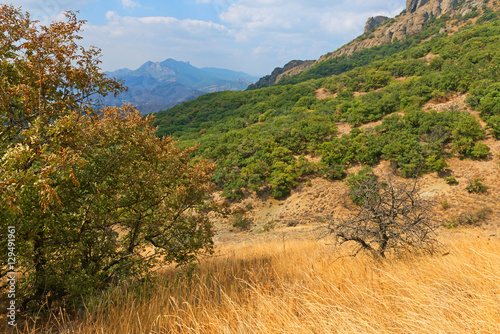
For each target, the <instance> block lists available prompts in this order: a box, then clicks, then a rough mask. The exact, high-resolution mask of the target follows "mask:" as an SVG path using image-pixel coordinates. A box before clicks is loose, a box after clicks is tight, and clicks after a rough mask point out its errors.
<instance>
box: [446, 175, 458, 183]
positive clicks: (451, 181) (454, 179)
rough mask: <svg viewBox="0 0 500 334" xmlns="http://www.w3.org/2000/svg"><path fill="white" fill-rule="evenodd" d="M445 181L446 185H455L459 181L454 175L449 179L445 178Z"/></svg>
mask: <svg viewBox="0 0 500 334" xmlns="http://www.w3.org/2000/svg"><path fill="white" fill-rule="evenodd" d="M444 180H445V181H446V183H448V184H449V185H455V184H458V181H457V179H456V178H455V177H454V176H453V175H450V176H448V177H445V178H444Z"/></svg>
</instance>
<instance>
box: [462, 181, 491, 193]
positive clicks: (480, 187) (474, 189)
mask: <svg viewBox="0 0 500 334" xmlns="http://www.w3.org/2000/svg"><path fill="white" fill-rule="evenodd" d="M481 181H484V179H479V178H478V179H474V180H470V181H469V185H468V186H467V187H466V188H465V189H466V190H467V191H468V192H469V193H475V194H479V193H485V192H486V191H487V190H488V187H487V186H485V185H484V184H483V183H482V182H481Z"/></svg>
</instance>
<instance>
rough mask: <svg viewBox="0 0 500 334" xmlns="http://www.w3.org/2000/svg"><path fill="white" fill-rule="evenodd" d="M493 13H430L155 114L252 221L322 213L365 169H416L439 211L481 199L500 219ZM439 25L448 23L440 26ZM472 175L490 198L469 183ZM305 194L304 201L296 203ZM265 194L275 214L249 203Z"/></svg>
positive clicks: (499, 42)
mask: <svg viewBox="0 0 500 334" xmlns="http://www.w3.org/2000/svg"><path fill="white" fill-rule="evenodd" d="M428 4H432V1H431V2H429V3H428ZM493 9H494V7H485V9H484V10H483V9H481V12H478V14H477V15H475V16H474V17H469V18H468V19H464V18H463V17H457V18H451V17H446V16H445V17H441V18H439V19H433V20H429V21H428V22H427V23H426V25H425V26H424V27H423V29H422V30H421V31H420V32H419V33H417V34H415V35H413V36H411V37H408V38H406V39H405V40H404V41H394V42H393V43H390V44H385V45H381V46H376V47H372V48H370V49H366V50H362V51H359V52H355V53H353V54H352V55H343V56H340V57H337V58H332V59H329V60H325V61H323V62H321V63H318V64H316V65H315V66H314V67H313V68H311V69H310V70H308V71H306V72H304V73H302V74H300V75H298V76H295V77H292V78H291V79H290V84H284V83H281V84H280V85H275V86H272V87H268V88H262V89H256V90H251V91H244V92H222V93H215V94H208V95H204V96H202V97H200V98H198V99H196V100H193V101H190V102H187V103H184V104H182V105H180V106H176V107H174V108H172V109H170V110H166V111H163V112H160V113H159V114H158V115H157V120H156V124H157V125H158V126H159V130H158V132H159V134H160V135H173V136H174V137H176V138H178V139H179V140H180V145H186V146H188V145H194V144H196V143H199V144H200V148H199V150H198V153H197V154H198V155H199V156H200V157H203V158H209V159H213V160H215V161H217V163H218V168H217V171H216V173H215V175H214V181H215V182H216V183H217V184H218V185H219V187H220V189H221V190H222V195H223V196H225V197H227V198H229V199H233V200H240V199H245V201H251V199H252V198H254V200H253V202H248V204H249V206H250V207H253V208H254V209H252V218H251V219H252V220H253V222H254V223H256V224H264V223H266V222H268V221H270V220H274V221H280V220H282V221H287V220H288V221H289V220H290V219H292V218H293V217H294V216H295V217H299V216H300V215H302V214H305V215H306V216H307V217H309V218H311V219H319V218H318V217H319V216H322V215H323V216H328V215H331V212H327V211H328V210H330V209H332V210H335V207H336V205H333V202H332V201H339V200H340V199H335V197H332V196H334V195H335V194H336V195H337V196H338V195H339V194H342V193H345V191H343V192H342V191H340V190H341V189H345V185H344V182H340V181H334V182H333V183H332V182H331V181H332V180H344V178H345V177H346V176H347V175H349V174H350V173H353V172H356V171H358V170H359V169H360V168H361V167H362V166H368V167H369V168H372V170H374V171H375V173H376V174H378V175H379V174H381V173H388V172H390V173H394V174H395V175H396V177H415V176H419V177H423V179H422V180H427V181H426V182H428V183H426V184H427V185H426V187H428V188H429V190H428V191H429V192H430V194H431V196H432V197H433V198H435V199H439V200H440V201H445V200H447V201H448V203H450V202H451V203H452V204H451V206H452V207H453V208H454V209H453V210H450V211H448V212H447V213H443V217H445V216H449V218H450V219H451V218H452V217H460V215H462V214H466V213H467V212H469V211H470V212H472V211H473V210H475V209H477V207H481V206H483V204H484V206H487V207H489V209H490V210H492V212H494V213H495V215H497V216H499V215H500V212H499V208H498V203H499V200H500V197H499V196H500V185H499V184H498V182H497V181H496V180H498V179H499V176H500V175H499V171H500V166H499V157H498V154H499V153H500V151H499V143H500V142H499V141H498V138H500V85H499V84H497V83H496V82H498V81H500V21H499V20H498V19H497V17H498V13H497V12H496V11H495V10H493ZM443 26H455V27H457V29H456V30H455V31H444V32H441V33H440V31H441V29H442V27H443ZM293 79H294V80H293ZM292 83H293V84H292ZM451 176H453V177H454V178H455V179H456V180H457V181H458V186H456V185H454V182H452V180H453V179H452V178H450V177H451ZM317 180H322V181H317ZM476 181H477V182H480V183H481V182H482V183H483V184H484V185H486V186H488V187H489V189H488V190H487V194H488V196H485V195H484V194H481V193H479V194H476V193H475V190H474V189H472V191H471V192H469V191H468V190H467V189H466V188H467V187H468V186H471V185H474V184H475V182H476ZM318 182H319V183H318ZM335 182H340V183H339V186H340V187H341V188H339V189H338V191H337V192H336V193H335V194H334V195H331V196H330V195H326V194H325V195H324V196H323V195H321V193H322V192H321V191H319V190H318V189H317V188H314V187H315V185H317V184H319V185H320V186H321V187H323V188H322V189H324V187H327V185H328V184H329V185H330V187H333V185H334V184H336V183H335ZM309 185H311V186H313V189H310V191H309V188H308V187H309ZM294 189H297V191H295V190H294ZM479 192H480V191H479ZM308 193H310V196H309V195H308V196H306V197H307V198H308V199H307V200H305V202H301V201H300V200H294V196H298V197H303V196H305V194H308ZM290 194H291V196H290ZM269 197H271V198H275V199H280V201H276V202H269V205H270V207H271V208H273V210H271V211H265V210H264V211H262V210H260V209H257V208H256V207H255V203H258V202H259V200H258V198H260V199H267V198H269ZM321 198H322V199H321ZM488 199H490V200H493V202H491V201H488ZM478 201H479V202H478ZM481 201H482V202H481ZM480 202H481V203H480ZM460 203H467V205H466V206H462V205H461V204H460ZM304 206H306V207H308V208H309V209H308V210H304ZM475 206H477V207H476V208H475ZM265 207H266V208H267V205H266V206H265ZM327 209H328V210H327ZM471 210H472V211H471ZM316 214H317V217H315V216H314V215H316ZM286 217H288V218H286ZM307 217H305V216H304V219H299V220H300V221H305V218H307ZM285 218H286V219H285Z"/></svg>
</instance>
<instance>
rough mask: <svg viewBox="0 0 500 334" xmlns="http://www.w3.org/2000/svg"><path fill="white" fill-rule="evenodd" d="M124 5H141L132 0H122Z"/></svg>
mask: <svg viewBox="0 0 500 334" xmlns="http://www.w3.org/2000/svg"><path fill="white" fill-rule="evenodd" d="M122 6H123V7H125V8H135V7H139V6H140V5H139V4H138V3H137V2H134V1H132V0H122Z"/></svg>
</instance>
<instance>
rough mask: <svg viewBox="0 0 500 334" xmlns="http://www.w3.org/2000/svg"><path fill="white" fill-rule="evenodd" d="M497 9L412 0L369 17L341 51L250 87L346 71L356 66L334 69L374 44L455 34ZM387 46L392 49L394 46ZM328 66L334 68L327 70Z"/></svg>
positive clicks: (477, 0)
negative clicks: (386, 13)
mask: <svg viewBox="0 0 500 334" xmlns="http://www.w3.org/2000/svg"><path fill="white" fill-rule="evenodd" d="M494 8H497V5H496V3H495V2H494V1H482V0H469V1H465V0H461V1H459V0H413V1H412V0H408V1H407V2H406V9H405V10H404V11H403V12H402V13H401V14H399V15H398V16H396V17H395V18H388V17H384V16H377V17H370V18H368V20H367V23H366V27H365V32H364V33H363V34H362V35H360V36H359V37H357V38H356V39H355V40H353V41H351V42H350V43H348V44H346V45H344V46H342V47H341V48H339V49H338V50H336V51H334V52H330V53H328V54H326V55H323V56H321V57H320V58H319V59H318V60H317V61H315V62H313V61H310V62H307V64H304V65H302V64H300V66H298V65H296V66H289V67H288V68H286V69H285V70H284V71H280V73H279V75H277V76H274V77H273V76H272V75H271V79H272V80H267V81H266V80H264V81H263V79H265V78H262V79H261V80H260V81H259V82H261V85H260V86H259V87H256V86H255V85H254V86H250V87H249V89H251V88H262V87H264V86H266V87H268V86H270V85H273V84H278V83H280V84H287V83H294V82H295V83H296V82H298V81H303V80H308V79H311V78H320V77H324V76H326V75H336V74H340V73H343V71H345V70H350V69H352V68H354V67H345V68H335V69H332V67H334V66H335V64H336V63H338V62H342V60H343V59H344V58H345V56H351V55H353V54H355V53H357V54H360V53H361V54H364V53H368V54H370V52H366V50H368V49H373V48H374V47H380V46H388V45H389V44H392V45H394V44H399V42H403V41H405V40H406V39H408V38H410V39H411V38H414V37H415V36H416V35H418V34H420V35H421V36H422V37H424V36H427V37H430V36H432V35H435V34H438V33H444V32H448V33H453V32H454V31H457V30H458V29H460V27H463V26H464V25H465V24H466V23H467V22H475V20H470V19H474V18H477V17H478V16H480V15H481V14H482V15H483V16H484V19H487V17H488V15H493V16H494V14H491V12H492V9H494ZM469 20H470V21H469ZM431 27H432V28H433V29H429V28H431ZM422 31H426V34H424V35H422V34H421V33H422ZM384 49H389V50H390V49H391V47H386V48H384ZM362 51H365V52H362ZM388 52H391V51H388ZM385 55H387V53H386V54H385ZM355 58H356V57H355ZM372 60H373V59H370V58H366V59H364V60H361V62H359V61H358V62H356V64H355V65H354V66H360V65H364V64H368V63H369V62H370V61H372ZM327 68H329V69H330V71H328V70H326V69H327ZM302 72H306V73H305V74H304V75H301V76H298V77H296V76H297V74H300V73H302Z"/></svg>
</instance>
